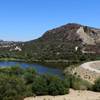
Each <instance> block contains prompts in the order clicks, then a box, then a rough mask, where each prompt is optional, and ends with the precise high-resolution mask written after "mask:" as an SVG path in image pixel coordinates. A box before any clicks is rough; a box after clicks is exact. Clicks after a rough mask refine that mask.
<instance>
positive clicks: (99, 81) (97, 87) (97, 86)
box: [93, 78, 100, 92]
mask: <svg viewBox="0 0 100 100" xmlns="http://www.w3.org/2000/svg"><path fill="white" fill-rule="evenodd" d="M93 90H94V91H96V92H100V78H99V79H97V80H96V81H95V83H94V85H93Z"/></svg>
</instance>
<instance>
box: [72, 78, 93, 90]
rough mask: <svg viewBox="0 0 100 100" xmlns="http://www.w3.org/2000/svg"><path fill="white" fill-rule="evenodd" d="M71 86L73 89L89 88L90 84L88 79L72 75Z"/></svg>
mask: <svg viewBox="0 0 100 100" xmlns="http://www.w3.org/2000/svg"><path fill="white" fill-rule="evenodd" d="M71 87H72V88H73V89H75V90H91V88H92V85H91V83H89V82H88V81H85V80H82V79H81V78H78V77H73V78H72V81H71Z"/></svg>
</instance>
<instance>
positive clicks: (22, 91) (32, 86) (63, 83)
mask: <svg viewBox="0 0 100 100" xmlns="http://www.w3.org/2000/svg"><path fill="white" fill-rule="evenodd" d="M69 88H73V89H77V90H80V89H81V90H84V89H85V90H94V91H98V92H100V79H98V80H97V81H96V82H95V84H94V85H92V84H90V83H89V82H87V81H84V80H82V79H80V78H78V77H75V76H72V75H69V74H68V75H66V76H65V78H64V79H61V78H59V77H57V76H50V75H39V74H37V73H36V71H35V70H34V69H33V68H32V67H28V68H26V69H24V68H21V67H19V66H12V67H6V68H5V67H2V68H0V100H23V98H25V97H28V96H38V95H64V94H67V93H69Z"/></svg>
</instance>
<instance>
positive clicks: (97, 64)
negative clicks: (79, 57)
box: [80, 61, 100, 73]
mask: <svg viewBox="0 0 100 100" xmlns="http://www.w3.org/2000/svg"><path fill="white" fill-rule="evenodd" d="M80 67H82V68H85V69H88V70H90V71H94V72H96V73H100V70H98V69H96V67H100V61H91V62H87V63H84V64H82V65H80Z"/></svg>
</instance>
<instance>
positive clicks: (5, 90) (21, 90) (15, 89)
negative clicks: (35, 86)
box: [0, 74, 26, 100]
mask: <svg viewBox="0 0 100 100" xmlns="http://www.w3.org/2000/svg"><path fill="white" fill-rule="evenodd" d="M25 92H26V89H25V84H24V81H23V80H22V79H21V78H18V77H16V76H9V75H2V74H0V100H22V99H23V98H24V96H25V95H24V94H25Z"/></svg>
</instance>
